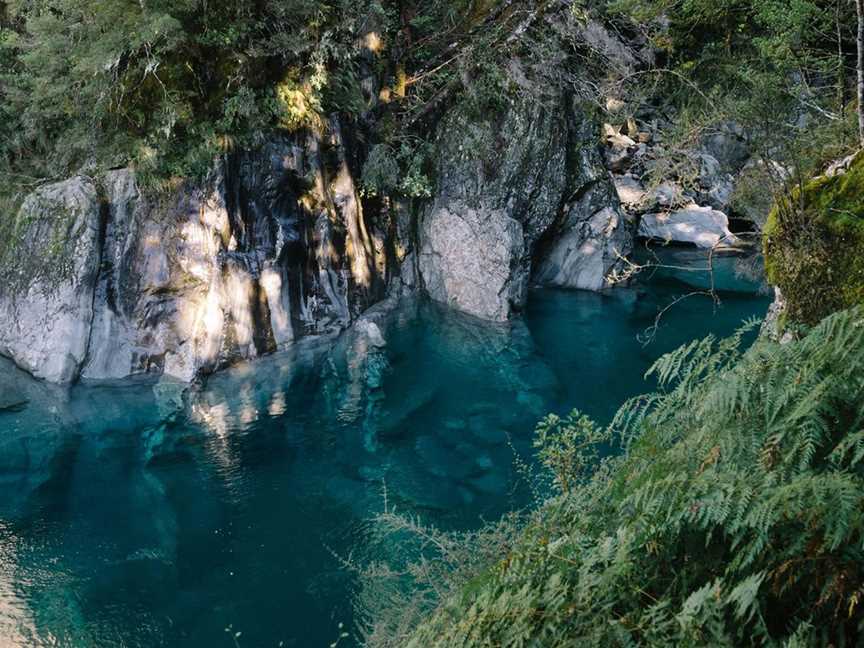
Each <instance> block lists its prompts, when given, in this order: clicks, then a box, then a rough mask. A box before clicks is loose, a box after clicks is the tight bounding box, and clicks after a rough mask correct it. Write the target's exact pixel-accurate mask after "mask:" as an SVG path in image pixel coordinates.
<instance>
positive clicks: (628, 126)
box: [603, 106, 750, 248]
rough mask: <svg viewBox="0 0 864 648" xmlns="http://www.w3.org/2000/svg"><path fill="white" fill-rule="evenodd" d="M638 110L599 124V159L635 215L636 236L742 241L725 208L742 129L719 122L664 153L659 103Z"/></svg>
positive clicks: (710, 244)
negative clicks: (691, 141)
mask: <svg viewBox="0 0 864 648" xmlns="http://www.w3.org/2000/svg"><path fill="white" fill-rule="evenodd" d="M620 109H621V107H620V106H619V110H620ZM642 110H643V113H644V114H642V115H641V117H640V118H639V119H636V118H632V117H631V118H628V119H626V120H624V121H625V123H623V124H621V125H619V126H613V125H611V124H605V125H604V126H603V139H604V143H605V146H604V151H603V154H604V160H605V163H606V166H607V168H608V169H609V170H610V171H611V172H612V174H613V182H614V185H615V190H616V192H617V194H618V197H619V199H620V201H621V204H622V206H623V208H624V210H625V212H626V214H627V215H628V216H629V217H630V218H631V219H633V220H635V221H638V222H639V229H638V235H639V236H640V237H642V238H646V239H655V240H659V241H663V242H665V243H676V244H685V245H695V246H697V247H701V248H716V247H718V246H724V247H736V246H739V247H740V246H742V245H743V244H744V241H742V240H741V239H740V238H738V237H736V236H734V235H733V234H732V232H731V231H730V229H729V222H730V219H729V215H728V214H729V213H730V211H731V205H732V202H733V199H734V194H735V189H736V183H737V182H738V179H739V176H740V174H741V172H742V170H743V169H744V168H745V166H746V165H747V161H748V160H749V158H750V148H749V143H748V141H747V138H746V134H745V133H744V132H743V131H742V130H741V128H740V127H739V126H737V125H736V124H732V123H728V124H720V125H719V126H718V127H716V128H715V129H713V130H711V131H709V132H707V133H706V134H705V136H704V137H703V138H702V140H701V141H700V142H699V143H697V144H696V145H695V146H694V148H692V149H687V150H676V151H675V153H674V155H671V154H670V153H669V152H668V151H667V150H666V148H665V146H664V139H665V138H664V132H663V130H664V126H662V125H661V124H667V121H668V120H667V119H666V118H665V117H664V116H663V115H662V111H659V109H651V108H643V109H642ZM622 119H623V117H622ZM658 178H659V179H662V181H661V180H658Z"/></svg>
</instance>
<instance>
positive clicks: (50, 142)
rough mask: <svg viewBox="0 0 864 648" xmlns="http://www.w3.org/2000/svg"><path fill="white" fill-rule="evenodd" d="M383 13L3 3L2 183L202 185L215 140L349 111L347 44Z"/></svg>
mask: <svg viewBox="0 0 864 648" xmlns="http://www.w3.org/2000/svg"><path fill="white" fill-rule="evenodd" d="M382 12H383V9H382V8H381V6H380V4H379V3H378V2H376V1H374V0H369V1H365V2H360V3H355V2H348V1H347V0H333V1H332V2H321V1H317V0H265V1H263V2H258V1H255V2H252V1H246V0H241V1H240V2H233V3H212V2H201V1H200V0H182V1H180V2H177V1H172V2H167V1H164V0H155V1H148V2H140V3H139V2H129V1H128V0H97V1H92V0H86V1H85V0H32V1H29V2H23V1H21V2H12V3H9V8H8V9H7V10H6V16H5V18H4V19H3V20H2V23H0V27H2V30H0V106H2V110H3V114H4V116H8V117H10V119H9V120H8V121H7V120H4V126H3V127H4V128H7V129H8V137H4V138H3V140H2V142H0V172H3V173H4V174H5V175H8V176H9V177H11V178H13V179H16V178H21V179H24V180H26V179H27V178H34V179H36V178H46V177H48V178H52V177H65V176H68V175H70V174H71V173H73V172H75V171H77V170H78V169H80V168H81V167H82V166H89V167H93V166H103V167H104V166H113V165H122V164H126V163H128V162H129V161H130V160H131V161H134V162H135V163H136V164H137V165H138V166H139V167H140V168H142V170H143V171H144V173H145V175H146V174H147V173H152V174H154V175H157V176H161V177H170V176H172V175H178V176H185V175H200V174H201V171H202V170H206V169H207V168H208V166H209V164H210V161H211V160H212V157H213V156H214V155H215V154H217V153H219V152H220V151H222V150H224V148H225V145H226V141H228V142H230V143H232V144H242V143H244V142H245V141H247V140H248V139H249V138H251V137H253V136H254V135H255V133H257V132H259V131H261V130H266V129H273V128H280V127H281V128H286V129H289V130H292V129H298V128H309V127H312V128H315V127H320V126H321V121H320V114H321V113H322V112H323V111H330V112H338V111H342V110H345V111H356V110H358V109H359V108H361V106H360V104H359V103H358V101H357V94H358V92H359V88H358V82H357V79H356V74H355V73H354V65H355V63H354V61H355V60H356V59H357V58H358V57H359V56H361V55H362V54H363V53H364V51H365V50H364V48H363V46H362V42H361V39H360V38H359V34H360V33H361V32H362V31H363V30H365V29H366V25H367V23H369V21H378V22H379V23H380V22H381V20H382V19H381V15H382ZM385 18H386V16H385ZM384 25H385V26H386V21H385V22H384Z"/></svg>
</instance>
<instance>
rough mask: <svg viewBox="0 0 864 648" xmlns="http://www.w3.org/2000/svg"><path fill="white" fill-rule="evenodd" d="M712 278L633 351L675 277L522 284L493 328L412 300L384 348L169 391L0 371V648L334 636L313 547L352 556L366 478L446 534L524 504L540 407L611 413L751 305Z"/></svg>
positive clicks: (331, 586) (318, 642)
mask: <svg viewBox="0 0 864 648" xmlns="http://www.w3.org/2000/svg"><path fill="white" fill-rule="evenodd" d="M677 261H678V262H681V263H689V262H692V258H690V257H687V255H684V256H681V255H679V256H678V257H677ZM690 278H691V279H695V278H696V277H693V276H691V277H690ZM703 279H704V277H703ZM723 282H724V283H723V286H724V287H727V288H736V290H738V292H723V293H722V295H721V296H722V299H723V303H722V305H721V307H720V308H719V309H715V307H714V304H713V303H712V302H711V300H709V299H706V298H693V299H690V300H687V301H685V302H683V303H682V304H680V305H678V306H677V307H676V308H675V309H674V310H672V311H671V312H670V313H669V314H668V315H667V316H666V318H665V319H664V320H663V326H662V328H661V329H660V331H659V333H658V335H657V337H656V339H655V341H654V342H653V343H652V344H650V345H648V346H643V345H642V344H641V343H640V341H639V340H637V335H638V334H640V333H642V332H643V331H644V330H645V328H646V327H647V326H649V325H650V324H651V322H652V321H653V319H654V316H655V314H656V313H657V310H658V308H659V307H661V306H664V305H666V304H667V303H668V302H669V301H670V300H671V299H673V298H674V297H676V296H678V295H681V294H683V293H685V292H687V291H688V290H689V288H687V287H686V286H684V285H683V284H681V283H680V282H679V281H678V280H677V279H676V278H675V276H670V275H669V273H665V274H663V273H658V274H657V275H655V276H654V277H653V278H652V279H650V280H647V279H646V280H643V281H642V282H641V283H640V284H639V285H637V286H636V287H634V288H627V289H621V290H617V291H615V292H614V293H612V294H609V295H596V294H591V293H582V292H556V291H545V290H544V291H537V292H534V293H533V294H532V295H531V299H530V304H529V308H528V310H527V312H526V314H525V317H524V318H523V319H522V320H518V321H516V322H514V323H512V324H509V325H506V326H496V325H490V324H486V323H482V322H479V321H476V320H473V319H471V318H467V317H464V316H460V315H457V314H453V313H448V312H445V311H443V310H442V309H440V308H437V307H434V306H431V305H428V304H421V305H417V304H413V305H412V304H406V305H405V306H403V307H401V308H400V309H399V310H398V311H397V312H396V313H394V314H393V315H392V316H391V317H390V318H389V320H388V324H387V326H386V330H385V336H386V338H387V346H386V347H384V348H381V349H378V348H374V347H371V346H370V345H369V344H368V343H367V342H366V341H365V340H364V339H363V338H360V337H357V336H350V335H348V336H345V337H343V338H342V339H341V340H340V342H339V343H338V344H337V345H336V346H335V347H333V346H332V345H330V344H323V343H315V342H309V343H304V344H300V345H297V347H296V348H295V349H294V350H293V351H291V352H289V353H284V354H281V355H278V356H275V357H272V358H267V359H264V360H261V361H259V362H257V363H255V364H252V365H247V366H243V367H238V368H236V369H233V370H230V371H228V372H226V373H223V374H220V375H218V376H216V377H214V378H212V379H211V380H210V381H209V383H208V385H207V386H206V387H205V388H203V389H200V390H199V391H196V392H193V393H190V394H187V395H186V396H185V397H182V396H181V393H180V390H179V389H178V388H177V387H176V386H173V385H170V384H167V385H166V384H158V385H154V384H153V383H152V382H141V381H126V382H123V383H119V384H111V385H101V386H92V385H91V386H77V387H75V388H74V389H72V390H71V392H66V391H64V390H61V389H57V388H52V387H50V386H48V385H44V384H41V383H37V382H35V381H32V380H29V379H27V378H25V377H24V376H23V375H22V374H20V373H19V372H17V371H16V370H14V369H13V368H12V367H11V365H10V364H9V363H7V362H5V361H0V378H2V380H0V390H5V394H6V396H7V398H6V400H9V394H11V393H12V392H13V391H14V392H15V393H17V394H19V397H23V398H27V399H29V402H28V403H27V404H26V405H25V406H23V407H22V408H17V409H16V411H11V412H9V411H7V412H5V413H2V412H0V645H2V646H3V647H4V648H5V646H10V645H11V646H17V645H21V646H56V645H61V646H86V647H90V646H111V647H114V646H148V647H149V646H183V647H186V646H191V647H197V646H207V647H219V646H226V647H229V648H232V647H235V639H234V635H235V634H236V633H237V632H240V633H242V634H241V635H240V636H239V637H237V638H236V645H239V646H242V647H244V648H246V647H249V648H251V647H257V646H279V645H283V646H303V647H305V646H326V645H328V644H329V643H330V642H331V641H333V640H334V639H335V638H336V636H337V635H338V630H337V624H338V623H339V622H343V623H344V624H345V625H346V627H348V628H351V627H352V625H353V619H352V614H351V605H350V593H351V591H352V587H353V585H354V584H353V582H352V580H351V577H350V576H349V575H348V574H347V573H345V572H344V571H342V570H340V568H339V564H338V562H337V560H336V559H335V558H334V556H333V555H332V554H331V549H332V550H333V551H335V552H337V553H346V552H347V551H349V550H351V549H352V548H353V549H359V550H360V551H362V548H363V545H364V539H365V538H366V537H367V533H368V525H367V522H366V521H367V520H368V518H369V516H370V515H371V514H372V513H373V512H375V511H379V510H380V509H381V507H382V484H386V488H387V492H388V499H389V502H390V503H391V504H394V505H396V506H398V508H399V509H401V510H403V511H405V510H408V511H415V512H417V513H418V514H420V515H421V516H422V517H423V518H424V519H425V520H427V521H429V522H434V523H436V524H439V525H442V526H445V527H448V528H466V527H473V526H477V525H478V524H480V520H481V517H485V518H486V519H490V518H493V517H495V516H498V515H500V514H501V513H503V512H505V511H507V510H508V509H511V508H513V507H517V506H521V505H523V504H524V502H525V493H524V488H520V486H519V484H518V479H517V473H516V471H515V470H514V468H513V449H512V448H515V450H516V451H518V452H520V453H522V454H524V455H525V456H526V457H528V456H530V451H531V448H530V440H531V435H532V430H533V427H534V424H535V422H536V420H537V419H538V418H539V417H540V416H541V415H543V414H545V413H547V412H550V411H557V412H564V411H566V410H569V409H571V408H573V407H578V408H580V409H582V410H584V411H585V412H587V413H589V414H591V415H593V416H595V417H597V418H598V419H600V420H607V419H608V418H609V417H610V416H611V415H612V413H614V411H615V410H616V409H617V406H618V405H619V404H620V403H621V402H622V401H623V400H624V399H625V398H627V397H629V396H632V395H634V394H636V393H640V392H643V391H646V390H647V389H649V388H650V386H649V385H647V384H645V383H644V382H643V381H642V374H643V373H644V371H645V369H646V368H647V367H648V366H649V365H650V364H651V363H652V362H653V361H654V360H655V359H656V358H657V357H658V356H659V355H660V354H661V353H663V352H666V351H668V350H671V349H672V348H674V347H676V346H678V345H679V344H682V343H684V342H686V341H688V340H690V339H692V338H694V337H697V336H700V337H701V336H702V335H704V334H706V333H708V332H715V333H720V334H727V333H730V332H731V331H732V330H734V329H735V328H736V327H737V326H738V325H739V324H740V322H741V321H742V320H743V319H745V318H747V317H750V316H753V315H758V316H761V315H762V314H764V312H765V309H766V307H767V305H768V299H767V298H765V297H759V296H756V295H754V294H750V293H748V292H746V290H742V287H741V286H740V285H739V284H738V283H737V282H735V281H734V280H732V279H731V278H730V277H729V276H728V273H727V276H725V277H724V278H723ZM0 400H3V399H2V398H0ZM511 446H512V448H511ZM226 628H230V633H229V632H226ZM280 642H281V643H280ZM341 645H343V646H345V645H348V643H345V642H343V643H342V644H341Z"/></svg>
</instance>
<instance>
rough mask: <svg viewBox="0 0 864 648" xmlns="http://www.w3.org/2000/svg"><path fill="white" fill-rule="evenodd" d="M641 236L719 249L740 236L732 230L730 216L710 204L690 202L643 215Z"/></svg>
mask: <svg viewBox="0 0 864 648" xmlns="http://www.w3.org/2000/svg"><path fill="white" fill-rule="evenodd" d="M639 236H641V237H643V238H647V239H654V240H659V241H663V242H665V243H672V242H674V243H692V244H693V245H695V246H696V247H700V248H706V249H709V250H710V249H716V248H718V247H720V246H724V247H733V246H734V245H735V244H736V243H737V242H738V238H737V237H736V236H735V235H734V234H732V232H730V231H729V218H728V217H727V216H726V214H724V213H723V212H720V211H717V210H716V209H711V208H710V207H699V206H697V205H690V206H688V207H685V208H683V209H676V210H674V211H670V212H664V213H658V214H644V215H643V216H642V218H641V220H640V221H639Z"/></svg>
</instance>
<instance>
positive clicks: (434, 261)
mask: <svg viewBox="0 0 864 648" xmlns="http://www.w3.org/2000/svg"><path fill="white" fill-rule="evenodd" d="M420 242H421V247H420V258H419V264H420V268H421V272H422V273H423V279H424V282H425V287H426V291H427V292H428V293H429V296H430V297H431V298H432V299H434V300H435V301H438V302H442V303H444V304H449V305H451V306H453V307H455V308H457V309H458V310H461V311H464V312H466V313H470V314H471V315H475V316H476V317H481V318H483V319H488V320H493V321H503V320H506V319H507V318H508V316H509V314H510V311H511V309H512V308H513V307H514V306H519V305H521V303H522V300H523V299H524V297H525V295H524V292H525V289H526V287H527V283H526V281H524V277H521V276H518V273H517V275H516V276H515V277H514V274H513V271H514V269H516V268H517V267H518V265H519V262H520V260H521V258H522V256H523V235H522V225H520V224H519V222H518V221H516V220H513V219H512V218H509V217H508V216H507V215H506V214H504V213H501V212H495V211H479V210H476V209H472V208H470V207H468V206H467V205H462V204H458V203H457V204H455V205H449V206H448V207H440V208H437V209H434V210H432V211H431V213H430V214H429V215H428V216H427V217H426V218H425V219H424V220H423V223H422V229H421V233H420Z"/></svg>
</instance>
